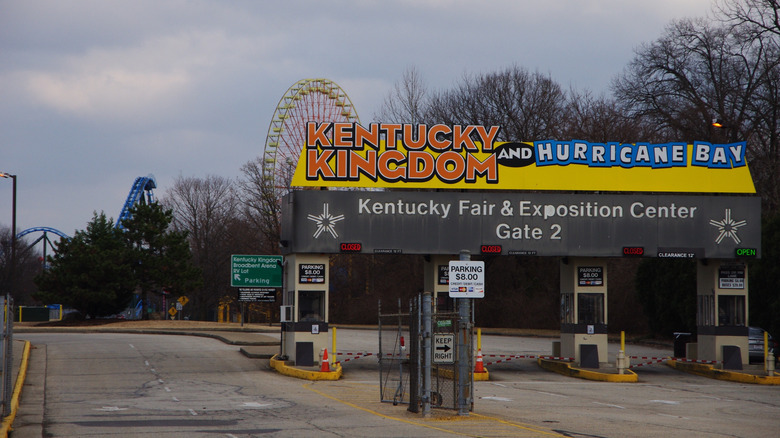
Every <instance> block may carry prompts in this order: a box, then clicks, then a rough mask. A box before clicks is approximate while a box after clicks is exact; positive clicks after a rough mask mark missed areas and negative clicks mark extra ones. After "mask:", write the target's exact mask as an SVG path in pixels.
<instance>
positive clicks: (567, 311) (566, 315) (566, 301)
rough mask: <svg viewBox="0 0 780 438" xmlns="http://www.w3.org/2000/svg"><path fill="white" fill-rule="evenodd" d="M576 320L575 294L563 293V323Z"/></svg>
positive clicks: (571, 322) (570, 322) (572, 322)
mask: <svg viewBox="0 0 780 438" xmlns="http://www.w3.org/2000/svg"><path fill="white" fill-rule="evenodd" d="M574 322H575V321H574V294H572V293H568V294H561V324H574Z"/></svg>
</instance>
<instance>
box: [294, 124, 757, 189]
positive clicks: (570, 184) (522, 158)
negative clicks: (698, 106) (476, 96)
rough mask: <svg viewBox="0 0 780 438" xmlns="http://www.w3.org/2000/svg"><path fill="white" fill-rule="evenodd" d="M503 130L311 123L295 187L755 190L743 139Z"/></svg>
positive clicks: (298, 165)
mask: <svg viewBox="0 0 780 438" xmlns="http://www.w3.org/2000/svg"><path fill="white" fill-rule="evenodd" d="M499 131H500V129H499V127H496V126H492V127H484V126H478V125H468V126H460V125H455V126H447V125H433V126H428V125H408V124H387V123H384V124H379V123H373V124H371V125H369V126H368V127H364V126H362V125H360V124H357V123H338V122H327V123H318V122H309V123H308V124H307V127H306V141H305V147H304V148H303V150H302V152H301V156H300V158H299V160H298V164H297V166H296V169H295V174H294V176H293V179H292V183H291V185H292V186H297V187H322V186H327V187H369V188H381V187H386V188H409V189H459V190H462V189H471V190H566V191H571V190H583V191H630V192H687V193H755V187H754V185H753V180H752V178H751V177H750V171H749V170H748V166H747V161H746V158H745V152H746V142H738V143H730V144H712V143H707V142H701V141H696V142H693V143H692V144H688V143H685V142H670V143H661V144H656V143H635V144H630V143H619V142H607V143H592V142H587V141H580V140H571V141H557V140H545V141H533V142H497V141H495V139H496V138H497V137H498V134H499ZM388 139H390V141H388ZM388 145H391V146H388Z"/></svg>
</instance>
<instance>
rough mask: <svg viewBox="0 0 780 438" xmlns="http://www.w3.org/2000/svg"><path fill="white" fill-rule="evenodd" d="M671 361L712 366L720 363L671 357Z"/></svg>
mask: <svg viewBox="0 0 780 438" xmlns="http://www.w3.org/2000/svg"><path fill="white" fill-rule="evenodd" d="M670 359H671V360H676V361H677V362H688V363H710V364H713V363H720V362H719V361H717V360H697V359H686V358H684V357H680V358H677V357H671V358H670Z"/></svg>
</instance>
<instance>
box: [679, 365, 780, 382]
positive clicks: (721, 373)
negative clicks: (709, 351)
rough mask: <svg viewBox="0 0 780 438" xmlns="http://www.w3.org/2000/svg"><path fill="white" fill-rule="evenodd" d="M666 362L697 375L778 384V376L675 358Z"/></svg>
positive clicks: (779, 378) (733, 380)
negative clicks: (750, 372) (748, 372)
mask: <svg viewBox="0 0 780 438" xmlns="http://www.w3.org/2000/svg"><path fill="white" fill-rule="evenodd" d="M666 364H667V365H669V366H670V367H672V368H674V369H676V370H680V371H684V372H686V373H690V374H696V375H697V376H704V377H709V378H711V379H717V380H727V381H729V382H737V383H756V384H759V385H780V376H757V375H753V374H747V373H740V372H738V371H729V370H719V369H717V368H715V365H710V364H701V363H687V362H680V361H676V360H671V359H670V360H667V361H666Z"/></svg>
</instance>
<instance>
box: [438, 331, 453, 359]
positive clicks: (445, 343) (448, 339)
mask: <svg viewBox="0 0 780 438" xmlns="http://www.w3.org/2000/svg"><path fill="white" fill-rule="evenodd" d="M433 363H455V335H441V334H434V335H433Z"/></svg>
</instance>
